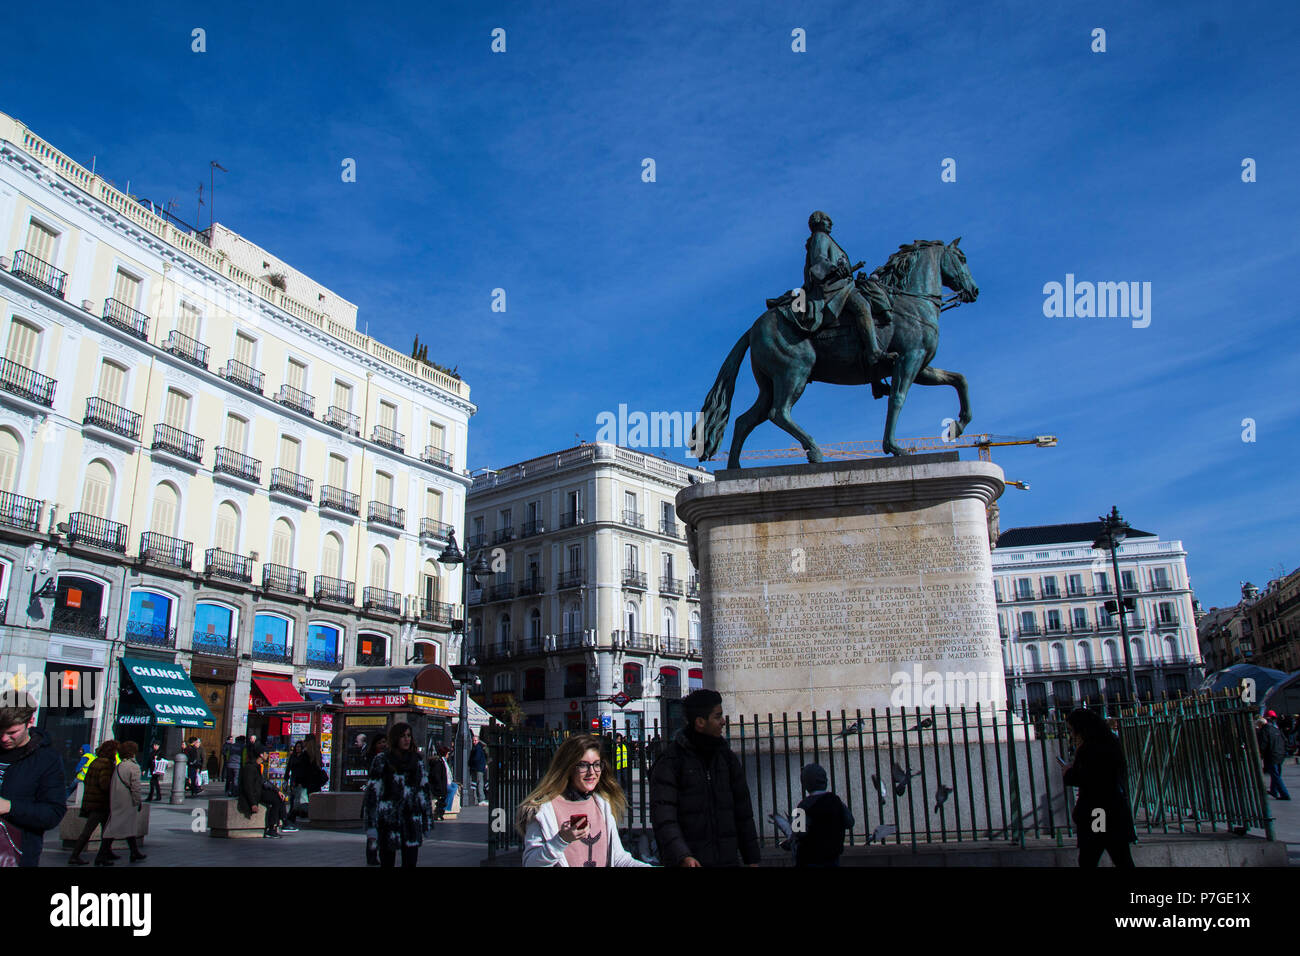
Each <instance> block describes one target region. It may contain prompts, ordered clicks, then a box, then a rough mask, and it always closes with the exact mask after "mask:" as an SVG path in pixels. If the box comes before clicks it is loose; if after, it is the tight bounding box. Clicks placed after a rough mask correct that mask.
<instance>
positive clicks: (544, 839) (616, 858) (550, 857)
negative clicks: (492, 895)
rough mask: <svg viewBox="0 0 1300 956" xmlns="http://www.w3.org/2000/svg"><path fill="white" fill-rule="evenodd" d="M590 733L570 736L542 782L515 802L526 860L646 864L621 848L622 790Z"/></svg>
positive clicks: (535, 862)
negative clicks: (619, 819) (519, 801)
mask: <svg viewBox="0 0 1300 956" xmlns="http://www.w3.org/2000/svg"><path fill="white" fill-rule="evenodd" d="M612 770H613V768H612V767H611V766H610V764H609V761H607V760H606V759H605V758H604V756H603V754H602V752H601V740H600V738H599V737H594V736H592V735H591V734H578V735H576V736H573V737H570V738H569V739H568V740H566V741H565V742H564V743H563V744H561V745H560V749H559V750H557V751H556V752H555V756H554V757H553V758H552V759H551V765H550V767H549V768H548V769H547V771H546V774H545V776H543V777H542V782H541V783H539V784H538V785H537V789H535V790H534V791H533V792H532V793H530V794H529V795H528V796H527V797H526V798H525V799H524V802H523V803H521V804H520V805H519V813H518V816H517V818H516V821H515V826H516V828H517V829H518V830H519V833H520V835H522V836H523V838H524V866H649V864H648V863H642V862H641V861H640V860H638V859H636V857H634V856H632V854H630V853H628V852H627V851H626V850H624V849H623V844H622V842H621V841H620V840H619V838H618V818H619V817H620V816H622V815H623V811H624V810H625V809H626V808H627V800H626V799H625V798H624V796H623V790H622V789H621V788H620V787H619V785H618V781H617V780H616V779H615V778H614V774H613V773H612V772H611V771H612Z"/></svg>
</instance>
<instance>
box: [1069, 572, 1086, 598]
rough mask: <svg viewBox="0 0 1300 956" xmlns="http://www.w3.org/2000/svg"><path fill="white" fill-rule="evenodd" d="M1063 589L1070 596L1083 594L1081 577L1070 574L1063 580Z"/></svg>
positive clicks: (1080, 575)
mask: <svg viewBox="0 0 1300 956" xmlns="http://www.w3.org/2000/svg"><path fill="white" fill-rule="evenodd" d="M1065 588H1066V590H1067V591H1068V592H1069V593H1070V594H1082V593H1083V575H1082V574H1071V575H1068V576H1067V577H1066V579H1065Z"/></svg>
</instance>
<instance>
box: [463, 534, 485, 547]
mask: <svg viewBox="0 0 1300 956" xmlns="http://www.w3.org/2000/svg"><path fill="white" fill-rule="evenodd" d="M485 544H487V535H485V534H474V535H470V536H469V538H467V539H466V541H465V547H466V548H468V549H470V550H474V549H476V548H481V547H483V546H484V545H485Z"/></svg>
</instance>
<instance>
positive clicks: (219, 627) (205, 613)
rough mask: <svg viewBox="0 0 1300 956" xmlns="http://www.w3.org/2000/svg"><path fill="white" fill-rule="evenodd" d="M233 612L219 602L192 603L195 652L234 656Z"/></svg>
mask: <svg viewBox="0 0 1300 956" xmlns="http://www.w3.org/2000/svg"><path fill="white" fill-rule="evenodd" d="M235 640H236V638H235V612H234V611H232V610H231V609H230V608H228V607H225V606H224V605H221V604H204V603H199V604H195V605H194V643H193V647H194V650H195V652H196V653H201V654H212V655H215V656H217V657H234V656H235Z"/></svg>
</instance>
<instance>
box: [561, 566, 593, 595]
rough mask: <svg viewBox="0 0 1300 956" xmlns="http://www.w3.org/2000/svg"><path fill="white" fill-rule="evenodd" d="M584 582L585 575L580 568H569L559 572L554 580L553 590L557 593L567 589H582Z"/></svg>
mask: <svg viewBox="0 0 1300 956" xmlns="http://www.w3.org/2000/svg"><path fill="white" fill-rule="evenodd" d="M585 581H586V574H585V573H584V572H583V569H582V568H569V570H567V571H561V572H560V573H559V574H558V575H557V576H556V579H555V589H556V590H557V591H567V590H568V589H569V588H577V587H582V585H583V582H585Z"/></svg>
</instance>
